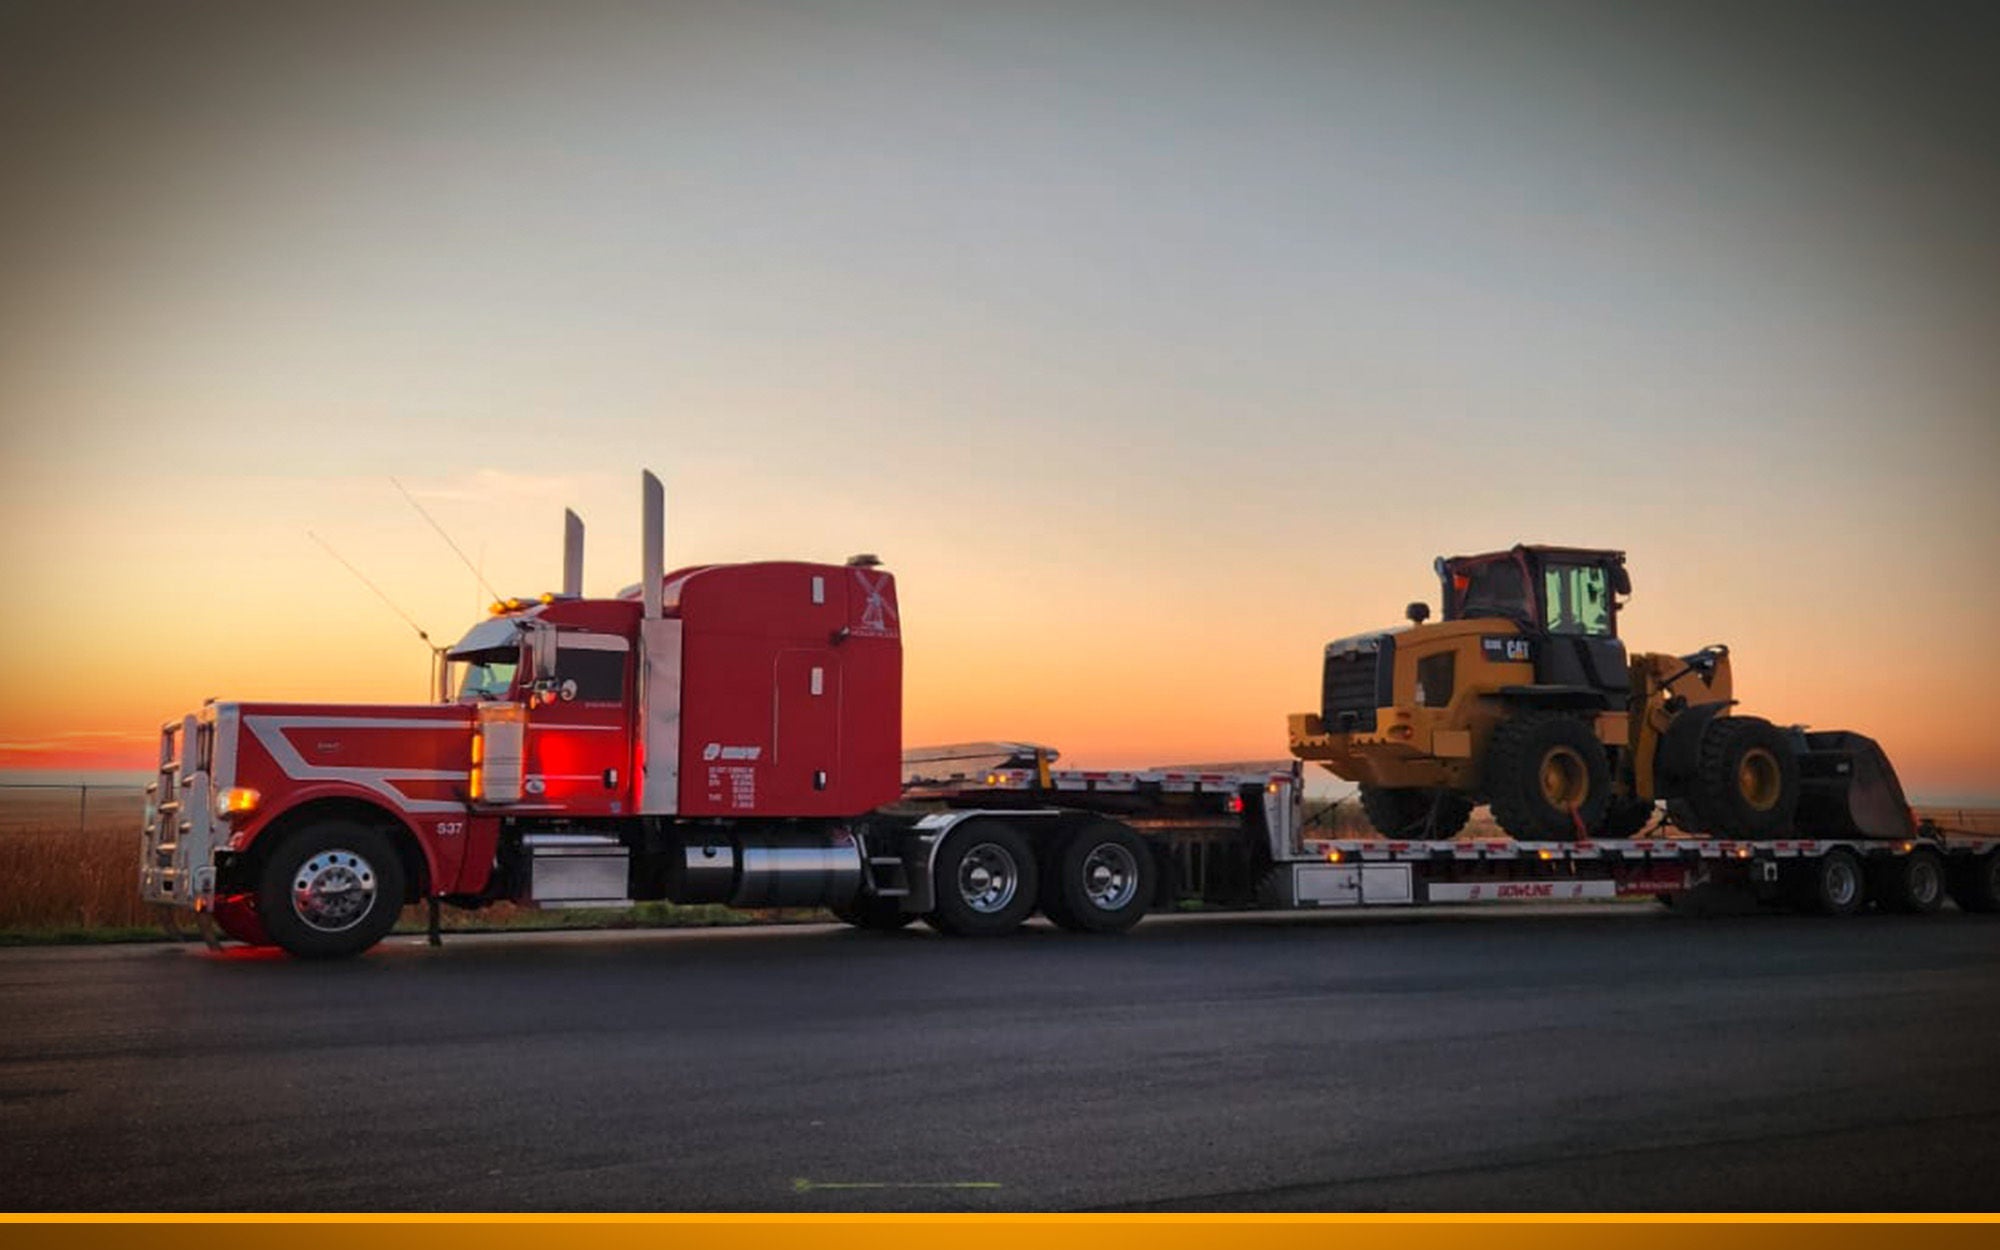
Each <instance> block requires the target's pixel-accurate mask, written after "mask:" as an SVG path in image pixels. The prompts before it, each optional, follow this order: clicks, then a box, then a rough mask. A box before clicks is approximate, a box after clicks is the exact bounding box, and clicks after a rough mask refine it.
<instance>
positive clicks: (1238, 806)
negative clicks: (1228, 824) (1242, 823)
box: [1228, 794, 1243, 816]
mask: <svg viewBox="0 0 2000 1250" xmlns="http://www.w3.org/2000/svg"><path fill="white" fill-rule="evenodd" d="M1228 806H1229V814H1230V815H1232V816H1237V815H1241V814H1242V812H1243V796H1242V795H1240V794H1232V795H1230V796H1229V804H1228Z"/></svg>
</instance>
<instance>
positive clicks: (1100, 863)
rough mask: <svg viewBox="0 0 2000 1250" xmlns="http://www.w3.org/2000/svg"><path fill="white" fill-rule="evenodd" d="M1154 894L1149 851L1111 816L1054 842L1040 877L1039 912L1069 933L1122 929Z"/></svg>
mask: <svg viewBox="0 0 2000 1250" xmlns="http://www.w3.org/2000/svg"><path fill="white" fill-rule="evenodd" d="M1152 899H1153V853H1152V851H1150V850H1149V849H1147V847H1146V844H1145V843H1144V842H1142V841H1140V839H1139V835H1137V834H1135V833H1133V832H1132V831H1131V830H1130V829H1127V828H1126V827H1125V826H1124V825H1121V824H1118V823H1117V822H1116V821H1110V820H1100V821H1098V822H1096V823H1095V824H1090V825H1086V826H1084V827H1083V828H1081V829H1078V830H1077V831H1076V832H1074V833H1072V834H1070V835H1069V836H1068V837H1065V838H1063V839H1062V840H1061V841H1060V842H1058V843H1057V844H1056V848H1055V854H1054V855H1052V856H1051V857H1050V858H1049V863H1048V872H1047V873H1046V874H1045V876H1044V880H1043V881H1042V914H1043V915H1045V916H1047V917H1048V918H1049V919H1050V920H1053V921H1055V923H1056V924H1057V925H1059V926H1061V927H1062V928H1065V929H1068V930H1070V931H1071V932H1073V933H1123V932H1124V931H1125V930H1127V929H1129V928H1131V927H1132V926H1133V925H1135V924H1138V923H1139V918H1140V917H1141V916H1144V915H1145V914H1146V906H1147V904H1148V903H1150V902H1152Z"/></svg>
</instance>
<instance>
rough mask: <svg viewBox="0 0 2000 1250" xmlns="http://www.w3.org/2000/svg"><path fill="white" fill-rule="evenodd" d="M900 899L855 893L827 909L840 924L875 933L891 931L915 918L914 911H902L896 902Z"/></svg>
mask: <svg viewBox="0 0 2000 1250" xmlns="http://www.w3.org/2000/svg"><path fill="white" fill-rule="evenodd" d="M899 901H900V900H897V899H893V898H879V897H877V896H875V895H873V894H870V895H867V896H866V897H864V896H862V895H860V894H856V895H855V896H854V897H853V898H851V899H849V900H847V901H846V902H845V903H841V904H838V905H837V906H830V907H828V908H827V910H828V911H830V912H832V913H833V916H834V919H836V920H838V921H840V922H841V923H842V924H851V925H853V926H854V927H855V928H857V929H868V930H871V931H872V932H875V933H893V932H895V931H896V930H897V929H900V928H903V927H904V926H905V925H908V924H909V923H910V922H911V921H912V920H915V919H916V918H917V917H916V913H914V912H907V911H904V910H903V909H902V908H900V907H898V906H897V905H896V904H897V903H898V902H899Z"/></svg>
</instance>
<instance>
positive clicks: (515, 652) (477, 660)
mask: <svg viewBox="0 0 2000 1250" xmlns="http://www.w3.org/2000/svg"><path fill="white" fill-rule="evenodd" d="M452 660H453V662H455V663H461V664H464V665H465V675H464V676H463V677H461V678H460V679H459V684H458V698H459V701H460V702H461V703H463V702H467V701H473V702H484V701H490V700H493V699H505V698H506V697H507V696H508V695H509V694H510V693H511V692H512V691H513V689H514V674H515V672H516V671H517V670H518V669H519V668H520V667H521V649H520V648H519V647H496V648H494V649H493V650H491V651H475V652H472V653H470V654H461V655H454V656H453V657H452Z"/></svg>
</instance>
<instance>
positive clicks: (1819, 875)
mask: <svg viewBox="0 0 2000 1250" xmlns="http://www.w3.org/2000/svg"><path fill="white" fill-rule="evenodd" d="M1804 887H1805V889H1804V895H1805V902H1806V904H1807V906H1808V907H1809V908H1810V909H1811V910H1813V911H1816V912H1819V913H1820V914H1821V915H1824V916H1852V915H1853V914H1854V913H1855V912H1858V911H1860V910H1861V906H1862V904H1863V903H1866V902H1867V901H1868V881H1867V876H1866V874H1864V873H1863V872H1862V871H1861V861H1860V860H1859V859H1858V858H1856V857H1855V854H1854V852H1853V851H1850V850H1846V849H1844V848H1841V847H1835V848H1834V849H1832V850H1830V851H1828V852H1827V853H1826V854H1824V855H1822V856H1820V857H1819V858H1818V859H1817V860H1814V861H1813V862H1812V864H1811V866H1810V867H1809V869H1808V875H1807V877H1806V878H1805V881H1804Z"/></svg>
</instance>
